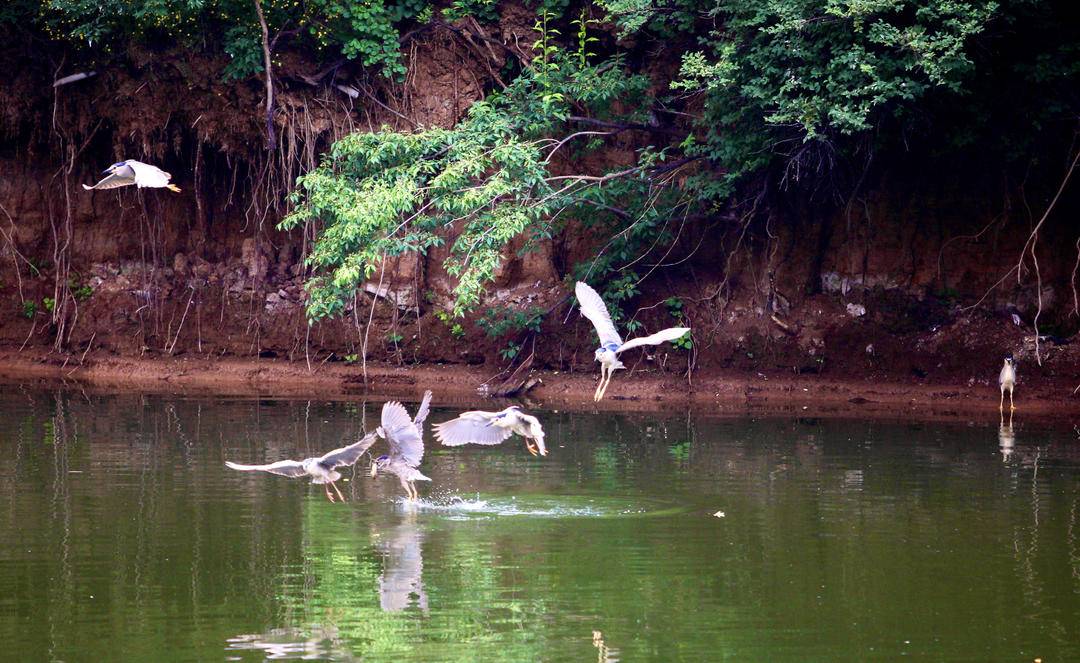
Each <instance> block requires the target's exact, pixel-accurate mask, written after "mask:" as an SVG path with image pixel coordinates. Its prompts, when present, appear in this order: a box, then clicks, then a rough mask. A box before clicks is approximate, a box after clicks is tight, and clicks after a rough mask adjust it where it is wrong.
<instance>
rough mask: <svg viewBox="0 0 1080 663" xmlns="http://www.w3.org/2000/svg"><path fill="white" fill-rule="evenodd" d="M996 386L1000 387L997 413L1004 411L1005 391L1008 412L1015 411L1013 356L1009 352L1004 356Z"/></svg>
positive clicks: (1014, 365) (1014, 368)
mask: <svg viewBox="0 0 1080 663" xmlns="http://www.w3.org/2000/svg"><path fill="white" fill-rule="evenodd" d="M998 386H999V387H1001V401H1000V402H999V403H998V412H1002V411H1004V409H1005V390H1006V389H1008V390H1009V411H1010V412H1012V411H1013V410H1015V409H1016V406H1015V405H1013V388H1014V387H1015V386H1016V364H1015V363H1013V356H1012V353H1011V352H1010V353H1009V354H1007V355H1005V363H1004V364H1002V366H1001V372H1000V373H998Z"/></svg>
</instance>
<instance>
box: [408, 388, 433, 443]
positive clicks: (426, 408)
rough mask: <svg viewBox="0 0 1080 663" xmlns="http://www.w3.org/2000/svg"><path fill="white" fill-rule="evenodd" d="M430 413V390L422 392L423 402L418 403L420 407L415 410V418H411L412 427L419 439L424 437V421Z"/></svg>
mask: <svg viewBox="0 0 1080 663" xmlns="http://www.w3.org/2000/svg"><path fill="white" fill-rule="evenodd" d="M430 412H431V390H428V391H425V392H424V400H422V401H420V407H419V408H417V410H416V416H415V417H413V420H412V422H413V426H416V432H417V433H419V434H420V437H421V438H423V437H424V421H425V420H426V419H427V416H428V414H429V413H430Z"/></svg>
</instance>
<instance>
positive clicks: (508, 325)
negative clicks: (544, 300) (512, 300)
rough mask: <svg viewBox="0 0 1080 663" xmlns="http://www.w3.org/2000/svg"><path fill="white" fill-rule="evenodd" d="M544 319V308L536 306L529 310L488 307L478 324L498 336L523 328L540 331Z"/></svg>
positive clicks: (494, 336) (488, 332) (535, 331)
mask: <svg viewBox="0 0 1080 663" xmlns="http://www.w3.org/2000/svg"><path fill="white" fill-rule="evenodd" d="M543 321H544V309H542V308H539V307H536V306H534V307H531V308H529V309H528V310H527V311H517V310H514V309H510V308H501V309H498V308H488V309H487V310H486V311H484V315H483V316H482V317H481V318H480V319H479V320H477V321H476V324H477V326H478V327H480V329H483V330H484V332H486V333H487V335H488V336H490V337H491V338H498V337H500V336H505V335H506V334H509V333H512V332H513V333H516V332H520V331H522V330H528V331H531V332H533V333H538V332H539V331H540V325H541V324H542V323H543Z"/></svg>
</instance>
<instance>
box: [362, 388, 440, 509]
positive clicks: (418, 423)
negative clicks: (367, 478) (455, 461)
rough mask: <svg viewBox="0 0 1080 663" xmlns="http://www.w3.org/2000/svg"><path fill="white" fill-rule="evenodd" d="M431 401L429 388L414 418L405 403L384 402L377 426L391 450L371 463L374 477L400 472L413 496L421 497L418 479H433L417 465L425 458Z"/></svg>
mask: <svg viewBox="0 0 1080 663" xmlns="http://www.w3.org/2000/svg"><path fill="white" fill-rule="evenodd" d="M430 405H431V392H430V391H426V392H424V400H423V401H421V402H420V408H419V409H418V410H417V411H416V417H415V418H410V417H409V413H408V411H407V410H405V406H404V405H402V404H401V403H396V402H393V401H391V402H389V403H387V404H385V405H383V409H382V425H381V426H379V427H378V428H377V429H376V430H375V432H376V433H378V434H379V436H380V437H383V438H385V439H386V442H387V444H389V445H390V453H389V454H388V455H384V456H379V457H378V458H376V459H375V462H373V463H372V464H371V477H372V478H375V476H376V475H378V473H379V472H389V473H390V474H395V475H397V478H398V480H400V481H401V487H402V488H404V489H405V493H406V495H407V497H408V498H409V499H410V500H415V499H417V498H419V497H420V494H419V493H418V492H416V486H415V484H414V483H413V482H414V481H431V479H430V478H428V477H426V476H424V475H423V474H421V473H420V470H418V469H416V468H417V467H418V466H419V465H420V461H421V460H423V458H424V420H425V419H427V416H428V412H429V411H430Z"/></svg>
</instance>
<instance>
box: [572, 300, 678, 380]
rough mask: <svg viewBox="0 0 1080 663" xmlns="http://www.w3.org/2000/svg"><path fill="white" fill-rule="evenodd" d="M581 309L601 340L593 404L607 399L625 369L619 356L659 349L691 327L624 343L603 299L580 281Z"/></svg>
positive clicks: (671, 329)
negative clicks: (634, 350)
mask: <svg viewBox="0 0 1080 663" xmlns="http://www.w3.org/2000/svg"><path fill="white" fill-rule="evenodd" d="M574 294H575V295H577V300H578V305H579V306H581V314H582V315H584V316H585V317H586V318H588V319H589V322H591V323H593V327H595V328H596V335H597V336H599V337H600V347H599V348H597V349H596V355H595V356H596V361H598V362H600V383H599V384H597V385H596V393H594V394H593V400H594V401H599V400H600V399H601V398H603V397H604V392H606V391H607V388H608V385H609V384H611V376H612V375H614V374H615V371H617V370H619V369H620V368H626V366H623V363H622V362H621V361H619V356H618V355H619V353H620V352H624V351H626V350H630V349H631V348H637V347H640V346H642V345H659V344H660V343H663V342H664V341H674V340H675V339H677V338H681V337H682V336H685V335H686V334H687V333H689V331H690V328H689V327H669V328H667V329H665V330H663V331H658V332H656V333H655V334H651V335H649V336H642V337H640V338H634V339H631V340H629V341H626V342H625V343H623V340H622V337H621V336H619V332H617V331H616V330H615V323H613V322H612V321H611V314H610V313H608V309H607V306H605V305H604V300H603V299H601V298H600V295H598V294H596V291H595V290H593V289H592V288H591V287H589V285H588V284H587V283H582V282H581V281H578V283H577V286H575V287H574Z"/></svg>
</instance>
